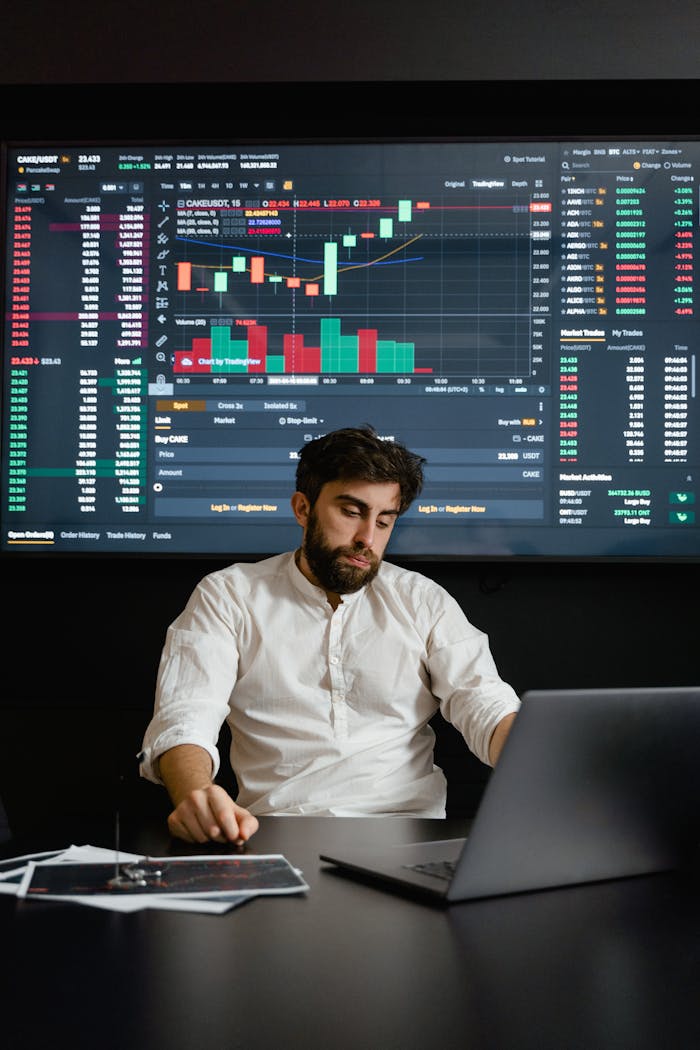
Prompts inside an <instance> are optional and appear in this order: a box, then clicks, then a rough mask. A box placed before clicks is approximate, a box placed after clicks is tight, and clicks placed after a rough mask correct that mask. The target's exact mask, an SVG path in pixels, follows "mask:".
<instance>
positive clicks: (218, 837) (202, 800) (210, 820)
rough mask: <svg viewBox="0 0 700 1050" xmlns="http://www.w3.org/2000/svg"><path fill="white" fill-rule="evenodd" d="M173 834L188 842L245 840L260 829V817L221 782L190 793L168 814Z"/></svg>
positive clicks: (238, 841)
mask: <svg viewBox="0 0 700 1050" xmlns="http://www.w3.org/2000/svg"><path fill="white" fill-rule="evenodd" d="M168 828H169V830H170V834H171V835H174V836H175V837H176V838H179V839H184V840H185V842H209V841H211V842H236V843H241V842H245V841H246V839H249V838H250V836H251V835H253V834H254V833H255V832H256V831H257V830H258V820H257V818H256V817H254V816H253V814H252V813H249V812H248V810H247V809H243V808H242V807H241V806H237V805H236V803H235V802H234V801H233V799H232V798H231V796H230V795H229V794H228V793H227V792H226V791H224V789H223V788H222V787H219V785H218V784H210V785H209V786H208V787H205V788H197V789H195V790H194V791H191V792H190V793H189V795H186V796H185V797H184V798H183V799H182V800H181V802H180V803H179V804H178V805H177V806H176V807H175V809H174V810H173V811H172V813H171V814H170V816H169V817H168Z"/></svg>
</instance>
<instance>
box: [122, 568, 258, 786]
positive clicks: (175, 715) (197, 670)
mask: <svg viewBox="0 0 700 1050" xmlns="http://www.w3.org/2000/svg"><path fill="white" fill-rule="evenodd" d="M237 635H238V629H237V623H236V615H235V609H233V608H232V605H231V602H230V601H229V602H225V601H224V598H223V595H222V593H221V592H220V590H219V588H218V587H217V585H216V584H215V583H214V582H213V581H212V580H210V579H209V578H205V580H203V581H202V582H201V583H200V584H199V585H198V586H197V588H196V589H195V591H194V592H193V594H192V596H191V598H190V600H189V602H188V604H187V606H186V607H185V609H184V611H183V612H182V613H181V615H180V616H179V617H178V618H177V619H176V620H175V621H174V622H173V623H172V624H171V625H170V627H169V628H168V631H167V634H166V638H165V644H164V646H163V651H162V653H161V658H160V663H159V666H158V676H157V681H156V698H155V705H154V711H153V717H152V719H151V721H150V723H149V725H148V727H147V729H146V733H145V735H144V739H143V747H142V752H141V756H140V757H141V767H140V769H141V775H142V776H143V777H145V778H146V779H147V780H151V781H153V782H154V783H157V784H160V783H162V780H161V777H160V770H159V766H158V759H159V757H160V755H162V754H163V753H164V752H165V751H169V750H170V748H172V747H176V746H177V745H178V744H197V745H198V746H199V747H202V748H204V750H205V751H207V752H208V754H209V755H210V757H211V760H212V776H216V774H217V773H218V770H219V765H220V758H219V752H218V748H217V741H218V737H219V732H220V730H221V726H222V725H223V723H224V721H225V719H226V716H227V715H228V712H229V698H230V695H231V691H232V689H233V687H234V684H235V681H236V673H237V669H238V648H237V642H236V639H237Z"/></svg>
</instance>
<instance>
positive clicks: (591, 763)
mask: <svg viewBox="0 0 700 1050" xmlns="http://www.w3.org/2000/svg"><path fill="white" fill-rule="evenodd" d="M699 755H700V687H683V688H653V689H588V690H586V689H577V690H547V691H531V692H527V693H525V694H524V696H523V697H522V707H521V710H520V713H519V714H518V716H517V718H516V720H515V723H514V725H513V728H512V730H511V732H510V735H509V737H508V740H507V741H506V745H505V747H504V749H503V751H502V753H501V757H500V760H499V762H498V765H497V766H496V768H495V769H494V770H493V772H492V773H491V774H490V775H489V779H488V782H487V784H486V788H485V791H484V794H483V796H482V800H481V803H480V805H479V808H478V811H477V813H476V816H475V818H474V820H473V822H472V824H471V827H470V829H469V831H468V834H467V837H466V838H462V839H444V840H441V841H434V842H418V843H415V844H413V845H405V844H403V845H400V846H390V845H389V846H386V847H385V848H384V849H383V851H378V850H377V848H376V847H375V848H374V849H369V848H368V849H364V850H363V849H358V848H356V847H355V848H352V847H351V846H348V847H347V849H345V850H344V849H335V850H334V851H333V852H329V853H321V854H320V859H321V860H323V861H326V862H328V863H330V864H333V865H336V866H337V867H338V868H339V869H342V870H343V871H345V872H347V873H351V874H354V875H359V876H362V877H365V878H366V877H370V878H371V879H373V880H381V881H382V882H383V883H384V884H385V885H387V886H389V885H391V886H393V887H403V888H407V889H411V890H413V891H416V890H417V891H419V892H420V893H425V894H429V895H430V896H432V897H435V898H438V899H442V900H443V901H445V902H452V901H463V900H470V899H474V898H479V897H494V896H499V895H502V894H508V893H522V892H525V891H531V890H540V889H546V888H552V887H556V886H567V885H572V884H576V883H586V882H595V881H598V880H601V879H615V878H622V877H626V876H632V875H643V874H649V873H652V872H659V871H665V870H670V869H674V868H677V867H680V866H682V865H683V864H685V863H687V862H688V861H690V860H691V859H693V858H694V857H695V855H696V853H697V850H698V845H699V843H700V759H699V757H698V756H699Z"/></svg>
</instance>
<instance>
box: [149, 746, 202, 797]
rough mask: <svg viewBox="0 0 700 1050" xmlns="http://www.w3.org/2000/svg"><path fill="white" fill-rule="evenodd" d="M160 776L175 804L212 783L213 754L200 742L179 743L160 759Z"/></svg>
mask: <svg viewBox="0 0 700 1050" xmlns="http://www.w3.org/2000/svg"><path fill="white" fill-rule="evenodd" d="M159 768H160V777H161V780H162V781H163V783H164V784H165V787H166V790H167V792H168V794H169V795H170V798H171V800H172V803H173V806H178V805H179V804H180V802H182V800H183V798H185V797H186V796H187V795H189V794H190V792H191V791H196V790H198V789H199V788H206V787H209V785H210V784H211V783H212V764H211V755H210V754H209V752H208V751H205V750H204V748H203V747H199V745H198V744H178V745H177V747H172V748H170V750H169V751H165V752H164V753H163V754H162V755H161V756H160V759H159Z"/></svg>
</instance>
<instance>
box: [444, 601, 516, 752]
mask: <svg viewBox="0 0 700 1050" xmlns="http://www.w3.org/2000/svg"><path fill="white" fill-rule="evenodd" d="M428 654H429V655H428V666H429V671H430V677H431V687H432V691H433V694H434V696H435V697H436V698H437V699H438V701H439V704H440V711H441V713H442V715H443V717H444V718H445V719H446V720H447V721H448V722H450V723H451V724H452V725H453V726H455V728H456V729H458V730H459V732H460V733H461V734H462V736H463V737H464V739H465V741H466V743H467V746H468V747H469V749H470V751H472V752H473V753H474V754H475V755H476V756H477V758H479V759H480V761H482V762H483V763H484V764H485V765H490V764H491V763H490V760H489V744H490V742H491V736H492V734H493V731H494V729H495V728H496V726H497V725H498V723H499V722H500V721H501V719H503V718H504V717H505V716H506V715H508V714H512V713H513V712H517V711H518V710H519V709H520V700H519V698H518V695H517V693H516V692H515V690H514V689H513V688H512V686H510V685H508V683H507V682H505V681H504V680H503V679H502V678H501V676H500V675H499V673H498V670H497V668H496V664H495V661H494V659H493V656H492V654H491V649H490V647H489V641H488V637H487V635H486V634H484V632H483V631H480V630H479V629H478V628H477V627H475V626H474V625H473V624H471V623H470V622H469V620H468V619H467V618H466V616H465V615H464V613H463V611H462V609H461V608H460V606H459V605H458V603H457V602H456V601H455V600H454V599H453V598H452V597H451V596H450V595H449V594H444V595H443V596H442V607H441V608H440V610H439V611H438V613H437V615H436V618H435V622H434V624H433V627H432V630H431V633H430V640H429V646H428Z"/></svg>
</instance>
